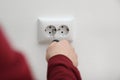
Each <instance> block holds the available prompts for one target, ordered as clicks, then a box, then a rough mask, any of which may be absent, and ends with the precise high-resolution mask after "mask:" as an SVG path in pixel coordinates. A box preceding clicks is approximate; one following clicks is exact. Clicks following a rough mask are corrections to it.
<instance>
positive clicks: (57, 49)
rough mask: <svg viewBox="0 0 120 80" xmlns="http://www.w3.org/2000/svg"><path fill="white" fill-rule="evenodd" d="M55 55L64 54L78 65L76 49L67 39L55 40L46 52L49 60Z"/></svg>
mask: <svg viewBox="0 0 120 80" xmlns="http://www.w3.org/2000/svg"><path fill="white" fill-rule="evenodd" d="M55 55H64V56H66V57H67V58H69V59H70V60H71V61H72V63H73V65H74V66H75V67H77V66H78V60H77V55H76V53H75V51H74V48H73V47H72V45H71V44H70V43H69V42H68V41H67V40H61V41H60V42H53V43H51V44H50V45H49V47H48V49H47V52H46V59H47V61H48V60H49V59H50V58H51V57H53V56H55Z"/></svg>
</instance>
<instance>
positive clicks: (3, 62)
mask: <svg viewBox="0 0 120 80" xmlns="http://www.w3.org/2000/svg"><path fill="white" fill-rule="evenodd" d="M0 80H33V78H32V76H31V73H30V70H29V68H28V66H27V63H26V60H25V58H24V57H23V56H22V54H20V53H19V52H16V51H14V50H13V49H12V48H11V46H10V45H9V43H8V41H7V40H6V38H5V36H4V35H3V32H2V30H1V27H0Z"/></svg>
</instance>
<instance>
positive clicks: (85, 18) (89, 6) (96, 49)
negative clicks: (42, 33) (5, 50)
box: [0, 0, 120, 80]
mask: <svg viewBox="0 0 120 80" xmlns="http://www.w3.org/2000/svg"><path fill="white" fill-rule="evenodd" d="M56 15H73V16H74V17H75V19H76V20H75V22H76V26H74V28H75V29H76V30H75V32H76V35H74V36H75V37H76V38H74V42H73V45H74V48H75V50H76V52H77V54H78V56H79V67H78V68H79V70H80V72H81V76H82V78H83V80H120V62H119V61H120V0H0V22H1V23H2V24H3V25H4V30H5V32H6V33H7V36H8V37H9V38H8V39H9V41H10V42H11V43H12V45H13V46H14V47H15V48H16V49H19V50H20V51H22V52H23V54H24V55H25V56H26V58H27V60H28V62H29V65H30V68H31V71H32V73H33V75H34V77H35V78H36V80H46V71H47V64H46V62H45V51H46V48H47V45H39V44H38V43H37V23H36V22H37V19H38V17H39V16H56Z"/></svg>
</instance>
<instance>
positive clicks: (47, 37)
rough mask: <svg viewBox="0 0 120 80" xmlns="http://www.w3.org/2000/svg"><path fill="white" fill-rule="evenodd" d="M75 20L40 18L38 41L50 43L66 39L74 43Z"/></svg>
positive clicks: (67, 18) (71, 18)
mask: <svg viewBox="0 0 120 80" xmlns="http://www.w3.org/2000/svg"><path fill="white" fill-rule="evenodd" d="M73 21H74V18H73V17H72V16H69V17H40V18H39V19H38V41H39V43H49V42H52V41H53V40H62V39H66V40H68V41H70V42H72V41H73V27H74V22H73Z"/></svg>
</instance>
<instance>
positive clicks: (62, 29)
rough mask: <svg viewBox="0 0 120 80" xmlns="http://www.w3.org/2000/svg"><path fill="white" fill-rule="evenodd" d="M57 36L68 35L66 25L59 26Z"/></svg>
mask: <svg viewBox="0 0 120 80" xmlns="http://www.w3.org/2000/svg"><path fill="white" fill-rule="evenodd" d="M58 32H59V35H61V36H66V35H67V34H68V33H69V28H68V26H67V25H61V26H59V28H58Z"/></svg>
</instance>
